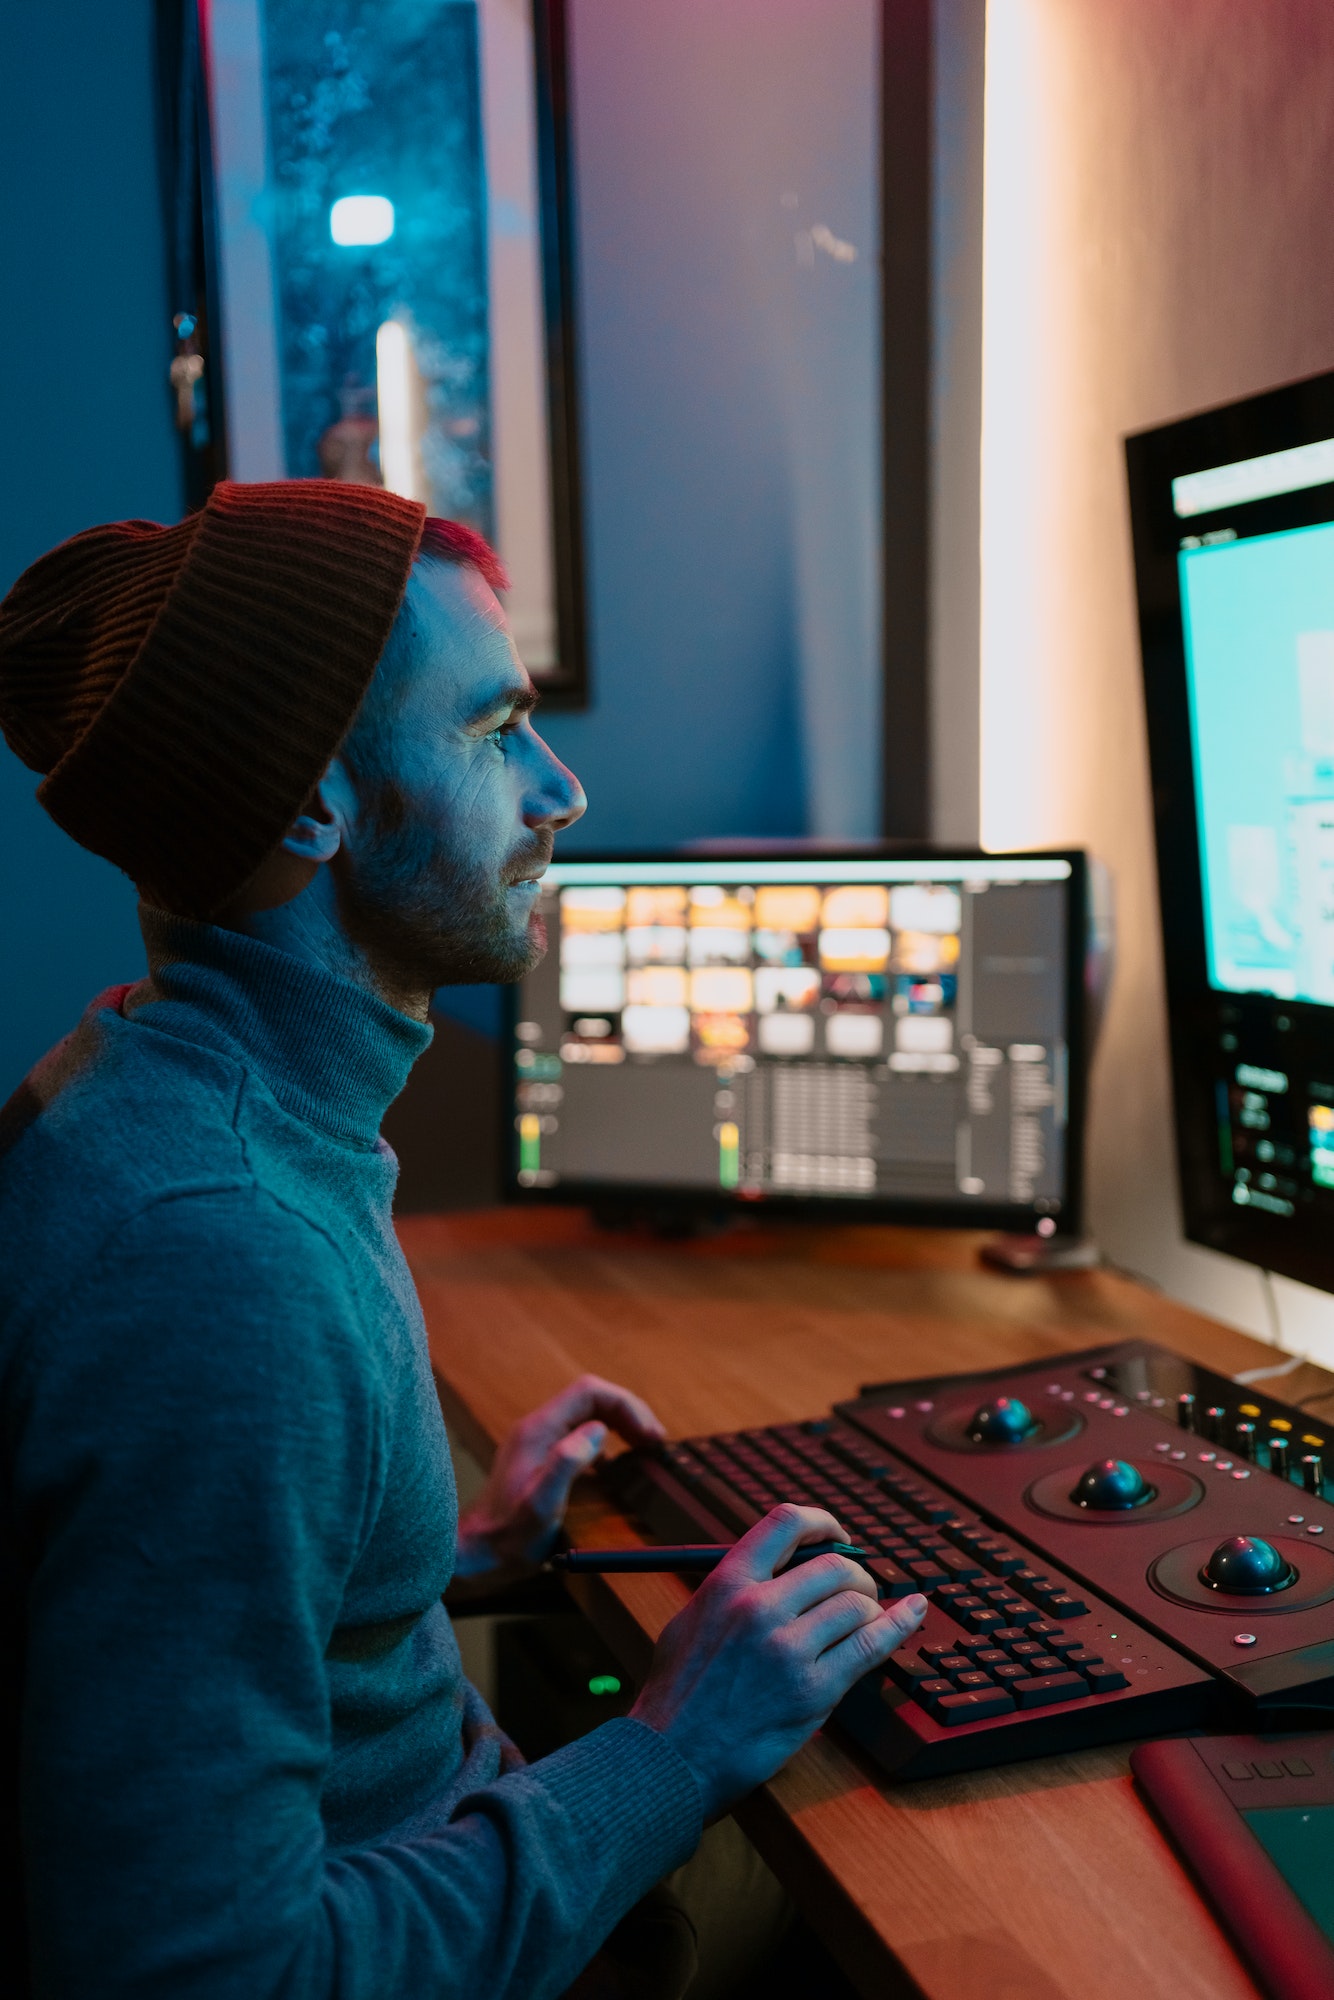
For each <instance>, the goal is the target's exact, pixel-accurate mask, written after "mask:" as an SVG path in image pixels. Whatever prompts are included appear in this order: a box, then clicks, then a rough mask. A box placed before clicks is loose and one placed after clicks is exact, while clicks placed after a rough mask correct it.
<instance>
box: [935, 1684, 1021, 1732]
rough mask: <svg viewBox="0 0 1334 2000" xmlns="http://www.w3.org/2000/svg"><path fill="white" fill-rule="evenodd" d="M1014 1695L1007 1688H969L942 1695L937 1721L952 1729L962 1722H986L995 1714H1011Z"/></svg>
mask: <svg viewBox="0 0 1334 2000" xmlns="http://www.w3.org/2000/svg"><path fill="white" fill-rule="evenodd" d="M1013 1709H1014V1696H1013V1695H1012V1694H1011V1693H1010V1692H1009V1690H1008V1689H1007V1688H1003V1687H994V1688H967V1689H965V1690H963V1691H961V1692H960V1693H958V1694H945V1695H942V1696H941V1697H940V1699H939V1701H938V1702H937V1703H936V1704H935V1709H934V1714H935V1718H936V1721H937V1722H940V1723H943V1724H944V1726H945V1727H946V1728H947V1729H952V1728H953V1727H954V1726H955V1725H956V1724H957V1723H960V1722H986V1721H989V1720H990V1718H991V1717H992V1716H994V1715H1009V1714H1011V1713H1012V1712H1013Z"/></svg>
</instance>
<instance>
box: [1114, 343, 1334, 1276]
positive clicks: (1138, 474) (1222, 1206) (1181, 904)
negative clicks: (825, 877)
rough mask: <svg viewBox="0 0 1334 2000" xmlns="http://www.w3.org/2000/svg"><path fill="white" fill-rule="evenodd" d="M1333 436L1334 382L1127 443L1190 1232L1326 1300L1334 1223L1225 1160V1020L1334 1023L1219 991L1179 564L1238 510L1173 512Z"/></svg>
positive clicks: (1282, 515) (1288, 524) (1281, 501)
mask: <svg viewBox="0 0 1334 2000" xmlns="http://www.w3.org/2000/svg"><path fill="white" fill-rule="evenodd" d="M1328 438H1334V372H1329V373H1325V374H1321V375H1315V376H1311V377H1309V378H1308V379H1306V380H1304V381H1299V382H1292V383H1288V384H1286V385H1285V386H1283V387H1281V388H1278V389H1272V390H1268V391H1266V392H1265V393H1264V394H1262V395H1258V396H1251V397H1247V398H1245V399H1244V400H1242V401H1239V402H1235V403H1229V404H1226V405H1224V406H1222V407H1220V408H1217V409H1211V410H1205V411H1201V412H1198V413H1196V414H1195V415H1193V416H1189V417H1185V418H1183V419H1181V420H1180V421H1179V422H1176V423H1172V424H1164V425H1159V426H1156V427H1155V428H1153V429H1152V430H1146V431H1141V432H1138V433H1136V434H1135V435H1133V436H1131V437H1128V438H1126V440H1125V454H1126V471H1127V481H1128V488H1129V500H1130V525H1131V538H1132V544H1133V550H1134V562H1135V585H1136V597H1137V603H1138V611H1139V628H1140V648H1141V657H1142V663H1143V677H1144V696H1145V719H1146V724H1147V731H1148V743H1149V762H1150V770H1151V775H1152V792H1153V818H1154V841H1155V848H1156V854H1157V867H1158V891H1159V909H1160V916H1161V925H1162V944H1163V959H1164V971H1165V976H1166V983H1167V1011H1168V1044H1169V1056H1170V1062H1171V1073H1172V1099H1173V1108H1174V1112H1175V1119H1174V1123H1175V1140H1176V1165H1177V1184H1178V1188H1179V1191H1180V1197H1181V1210H1182V1223H1183V1228H1184V1232H1185V1235H1186V1237H1187V1239H1188V1241H1190V1242H1192V1243H1199V1244H1202V1245H1204V1246H1205V1247H1206V1248H1208V1249H1211V1250H1218V1251H1222V1252H1224V1253H1226V1254H1227V1255H1229V1256H1232V1257H1238V1258H1241V1259H1242V1260H1244V1261H1245V1262H1247V1263H1251V1264H1258V1265H1260V1266H1261V1267H1262V1268H1263V1269H1265V1270H1269V1271H1274V1272H1278V1273H1281V1274H1282V1275H1283V1276H1285V1277H1290V1278H1296V1279H1299V1280H1301V1281H1302V1282H1304V1283H1306V1284H1310V1285H1316V1286H1318V1287H1320V1288H1321V1289H1323V1290H1326V1291H1330V1290H1334V1252H1332V1251H1331V1249H1330V1247H1329V1238H1330V1235H1331V1231H1330V1228H1329V1223H1328V1221H1327V1220H1326V1219H1325V1218H1324V1217H1323V1216H1322V1214H1321V1213H1320V1211H1319V1210H1310V1211H1308V1212H1307V1213H1306V1214H1303V1213H1302V1212H1301V1211H1300V1210H1299V1211H1298V1213H1297V1214H1296V1215H1294V1216H1282V1217H1280V1216H1271V1215H1266V1214H1264V1213H1262V1212H1261V1211H1259V1210H1258V1209H1253V1208H1243V1207H1240V1206H1238V1205H1237V1204H1236V1203H1234V1202H1233V1200H1232V1199H1231V1197H1230V1194H1229V1193H1228V1192H1227V1186H1228V1184H1227V1182H1226V1181H1225V1179H1224V1177H1223V1173H1222V1169H1221V1165H1220V1163H1219V1160H1218V1155H1217V1144H1218V1141H1217V1111H1216V1108H1215V1091H1216V1088H1217V1084H1218V1080H1219V1077H1220V1075H1221V1074H1222V1068H1223V1065H1222V1064H1221V1063H1220V1059H1219V1055H1218V1047H1219V1034H1220V1022H1221V1012H1222V1009H1223V1008H1236V1009H1237V1010H1238V1019H1239V1020H1240V1021H1242V1022H1244V1023H1246V1024H1247V1025H1248V1027H1249V1030H1250V1032H1252V1033H1256V1034H1260V1035H1263V1034H1264V1033H1266V1032H1268V1028H1267V1024H1266V1018H1265V1017H1266V1016H1267V1015H1269V1014H1271V1013H1274V1010H1275V1009H1276V1008H1277V1007H1278V1006H1279V1005H1280V1004H1281V1006H1282V1009H1283V1012H1284V1014H1285V1016H1286V1017H1288V1018H1289V1019H1290V1020H1292V1021H1294V1022H1296V1023H1297V1024H1298V1028H1297V1032H1299V1033H1300V1036H1301V1038H1302V1039H1303V1040H1306V1039H1307V1038H1308V1037H1309V1035H1310V1033H1311V1032H1312V1030H1313V1029H1314V1028H1318V1026H1319V1025H1320V1024H1319V1019H1318V1017H1320V1016H1324V1017H1325V1020H1326V1022H1327V1023H1328V1024H1329V1025H1330V1026H1334V1017H1331V1010H1330V1009H1329V1008H1327V1007H1321V1006H1318V1005H1316V1004H1315V1003H1313V1002H1309V1001H1283V1002H1282V1003H1278V1002H1276V1001H1274V1000H1273V999H1272V997H1271V996H1269V995H1258V994H1257V995H1236V994H1232V993H1230V992H1224V991H1223V990H1222V989H1219V988H1215V987H1213V986H1211V984H1210V982H1209V963H1208V950H1207V941H1206V932H1205V925H1206V913H1205V908H1204V884H1203V878H1202V873H1201V867H1200V854H1199V840H1198V825H1199V819H1198V801H1197V797H1196V783H1195V766H1194V758H1193V754H1192V740H1191V720H1190V693H1189V683H1188V670H1187V662H1186V649H1185V636H1184V632H1183V628H1182V617H1181V594H1180V585H1179V576H1178V568H1177V556H1178V553H1179V549H1180V543H1181V540H1182V537H1183V536H1184V535H1186V534H1188V533H1189V534H1195V533H1199V534H1207V533H1208V532H1209V531H1210V528H1211V526H1218V525H1220V523H1222V522H1223V521H1224V519H1225V517H1227V516H1229V515H1233V514H1235V512H1236V506H1237V503H1229V504H1228V505H1225V506H1222V507H1219V508H1217V509H1215V510H1212V511H1210V512H1208V513H1200V514H1192V515H1190V516H1189V517H1179V516H1178V515H1177V514H1176V512H1175V510H1174V508H1173V504H1172V480H1173V479H1174V478H1176V477H1178V476H1179V475H1181V474H1183V473H1189V472H1202V471H1205V470H1208V469H1210V468H1212V467H1215V466H1222V465H1231V464H1235V463H1236V462H1238V461H1240V460H1244V459H1248V458H1256V457H1261V456H1264V455H1265V454H1267V453H1270V452H1277V451H1283V450H1287V449H1290V448H1293V447H1296V446H1299V445H1305V444H1314V443H1319V442H1321V441H1322V440H1324V439H1328ZM1321 496H1323V498H1322V497H1321ZM1321 520H1334V482H1330V483H1329V484H1326V485H1323V486H1316V487H1307V488H1304V489H1301V490H1300V491H1297V492H1294V493H1287V494H1281V495H1278V496H1275V497H1274V498H1270V499H1264V500H1257V501H1252V502H1250V503H1248V506H1247V522H1248V526H1250V525H1252V524H1254V525H1255V526H1256V527H1258V528H1260V529H1261V530H1263V531H1269V532H1280V531H1282V530H1285V529H1290V528H1297V527H1301V526H1306V525H1313V524H1315V523H1317V522H1319V521H1321ZM1274 1019H1275V1020H1276V1019H1277V1014H1276V1013H1274ZM1289 1032H1293V1031H1291V1030H1290V1031H1289ZM1322 1243H1323V1247H1322Z"/></svg>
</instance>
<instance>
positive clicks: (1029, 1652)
mask: <svg viewBox="0 0 1334 2000" xmlns="http://www.w3.org/2000/svg"><path fill="white" fill-rule="evenodd" d="M1010 1657H1011V1659H1014V1660H1022V1661H1023V1662H1024V1664H1025V1665H1027V1664H1028V1662H1029V1661H1030V1660H1040V1659H1041V1658H1042V1648H1041V1646H1040V1645H1039V1644H1038V1642H1037V1640H1036V1639H1019V1640H1016V1642H1015V1644H1014V1645H1013V1646H1011V1648H1010Z"/></svg>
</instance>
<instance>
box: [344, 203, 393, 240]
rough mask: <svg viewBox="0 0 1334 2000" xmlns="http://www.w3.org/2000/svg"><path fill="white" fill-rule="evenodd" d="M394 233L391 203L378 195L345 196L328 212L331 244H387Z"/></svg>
mask: <svg viewBox="0 0 1334 2000" xmlns="http://www.w3.org/2000/svg"><path fill="white" fill-rule="evenodd" d="M393 233H394V204H393V202H392V201H388V200H386V199H385V197H384V195H382V194H345V195H344V196H343V198H342V200H341V201H336V202H335V203H334V205H333V207H332V208H331V209H330V210H329V234H330V236H332V238H333V240H334V242H335V243H341V244H344V245H345V246H347V247H348V248H351V247H352V246H354V245H357V244H366V243H387V242H388V241H389V239H390V237H391V236H392V235H393Z"/></svg>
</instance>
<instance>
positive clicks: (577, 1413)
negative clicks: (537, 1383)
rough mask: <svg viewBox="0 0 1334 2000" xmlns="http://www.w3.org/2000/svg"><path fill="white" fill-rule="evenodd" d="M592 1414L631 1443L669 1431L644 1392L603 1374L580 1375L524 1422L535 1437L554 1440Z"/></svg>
mask: <svg viewBox="0 0 1334 2000" xmlns="http://www.w3.org/2000/svg"><path fill="white" fill-rule="evenodd" d="M592 1417H596V1418H598V1419H600V1421H601V1422H603V1423H605V1424H609V1425H610V1426H611V1428H612V1430H614V1431H615V1432H616V1434H617V1436H618V1437H623V1438H625V1439H626V1441H627V1443H629V1444H656V1443H658V1442H660V1440H661V1439H663V1438H665V1437H666V1435H667V1432H666V1429H665V1427H664V1426H663V1424H662V1422H661V1421H660V1419H659V1418H658V1417H657V1416H655V1414H654V1412H653V1411H652V1410H651V1409H650V1408H649V1406H648V1404H647V1403H646V1402H645V1401H644V1399H643V1397H642V1396H636V1395H635V1393H634V1391H633V1390H632V1389H623V1388H622V1387H621V1386H620V1384H619V1383H618V1382H607V1381H604V1380H603V1378H602V1376H601V1375H581V1376H579V1378H578V1380H577V1381H574V1382H571V1383H570V1385H569V1387H568V1388H567V1389H562V1390H561V1392H560V1394H559V1395H557V1396H552V1397H551V1398H550V1399H549V1401H547V1402H545V1403H543V1404H542V1406H541V1408H540V1409H536V1410H534V1411H533V1413H532V1415H531V1416H529V1417H526V1418H525V1419H524V1422H525V1424H526V1425H528V1426H530V1427H531V1430H532V1434H533V1436H534V1439H535V1441H537V1442H538V1443H541V1442H542V1441H543V1440H549V1441H551V1442H554V1441H555V1439H557V1438H559V1437H562V1436H564V1434H565V1433H566V1432H567V1431H572V1430H573V1429H574V1427H575V1426H576V1425H577V1424H583V1423H586V1422H587V1421H588V1420H589V1419H590V1418H592Z"/></svg>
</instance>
